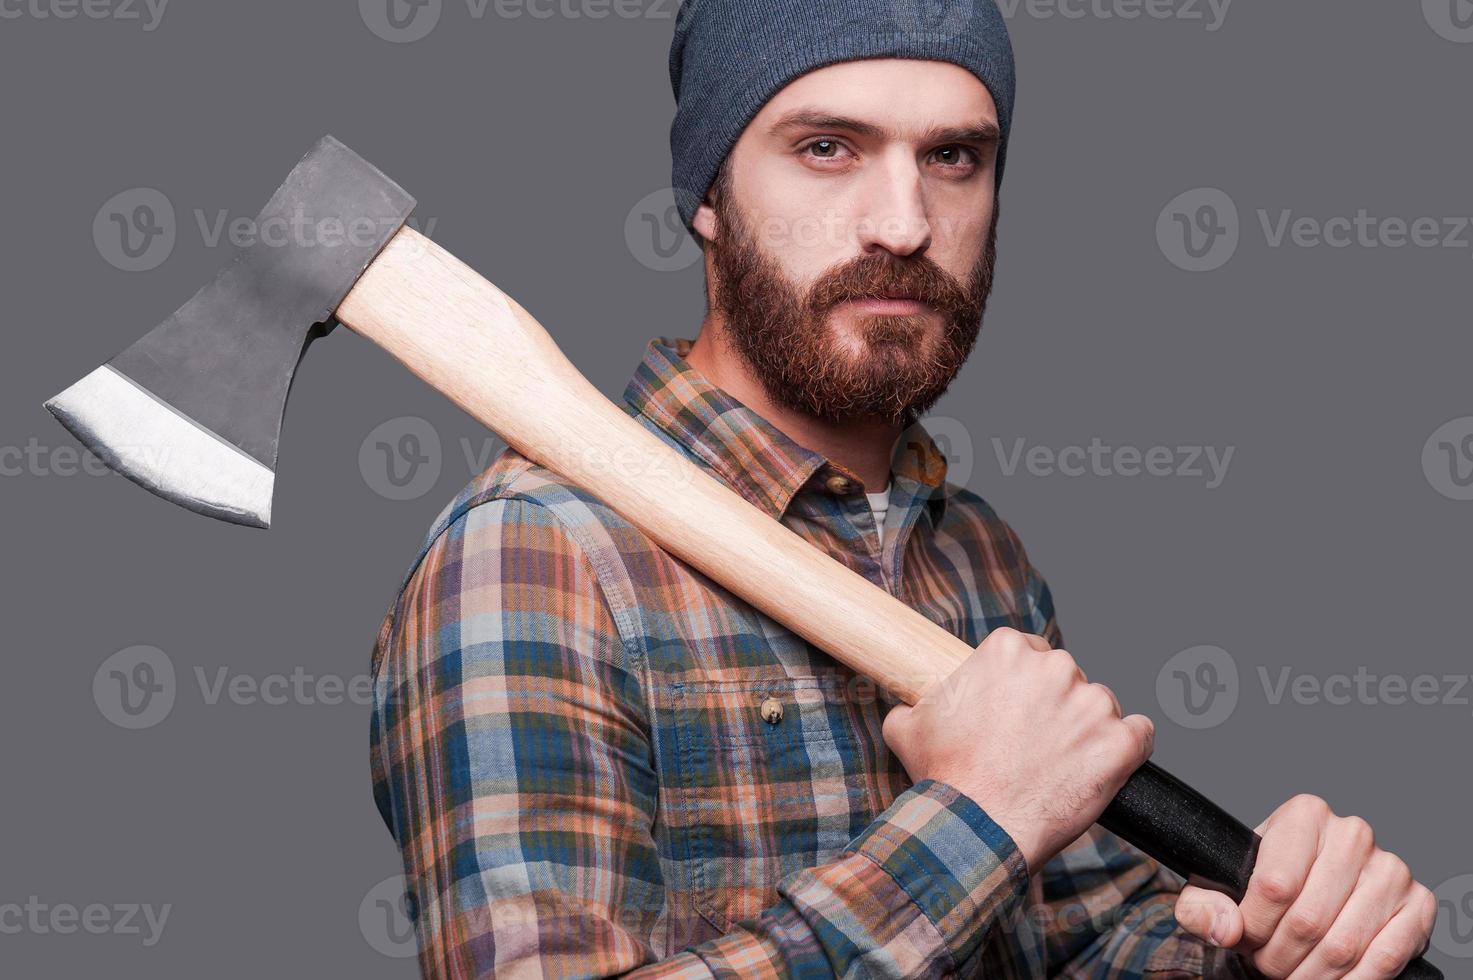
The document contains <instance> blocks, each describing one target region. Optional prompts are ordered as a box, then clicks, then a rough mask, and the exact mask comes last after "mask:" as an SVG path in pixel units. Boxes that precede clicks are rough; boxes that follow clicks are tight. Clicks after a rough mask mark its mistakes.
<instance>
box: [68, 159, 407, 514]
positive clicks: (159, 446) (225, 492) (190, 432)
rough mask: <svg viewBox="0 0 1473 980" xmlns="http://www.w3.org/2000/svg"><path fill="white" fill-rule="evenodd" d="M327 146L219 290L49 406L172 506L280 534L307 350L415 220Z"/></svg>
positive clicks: (272, 211)
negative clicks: (278, 502)
mask: <svg viewBox="0 0 1473 980" xmlns="http://www.w3.org/2000/svg"><path fill="white" fill-rule="evenodd" d="M414 204H415V202H414V198H412V197H410V196H409V195H408V194H407V193H405V191H404V190H403V189H402V188H401V187H399V185H398V184H396V183H394V182H393V181H392V180H390V179H389V178H388V177H386V176H384V174H383V173H382V172H380V171H379V170H378V169H377V168H376V167H374V166H373V165H372V164H370V163H368V162H367V161H365V160H364V159H363V158H362V157H360V156H358V154H356V153H354V152H353V151H352V150H350V149H348V147H346V146H344V145H343V144H342V143H340V142H338V141H337V140H336V139H334V138H333V137H331V136H326V137H324V138H323V139H322V140H320V141H319V142H318V143H317V145H315V146H314V147H313V148H312V149H311V150H310V151H309V152H308V153H307V155H306V156H305V157H303V158H302V160H301V162H300V163H298V164H297V166H296V168H295V169H293V170H292V172H291V174H290V175H289V176H288V177H287V179H286V182H285V183H284V184H282V185H281V187H279V188H278V189H277V191H276V193H275V194H274V195H273V196H272V198H271V200H270V202H269V203H268V204H267V205H266V207H265V208H264V209H263V210H262V211H261V213H260V214H259V215H257V217H256V226H255V234H254V236H253V240H252V241H251V242H250V243H249V244H246V245H240V246H237V247H235V248H234V250H233V253H232V255H231V258H230V261H229V262H228V263H227V264H226V266H225V268H224V269H222V270H221V271H220V273H219V274H218V275H217V276H216V277H215V279H214V280H213V281H212V282H210V283H209V284H208V285H206V286H205V287H204V288H202V289H201V290H200V291H199V292H197V293H196V294H195V295H194V297H193V298H191V299H190V300H189V301H188V302H187V303H185V304H184V305H183V306H181V307H180V308H179V309H178V310H176V311H175V312H174V314H173V315H172V316H170V317H169V318H168V319H167V320H165V321H164V322H163V323H161V324H159V325H158V326H157V327H155V328H154V329H153V330H151V331H150V332H149V333H147V334H145V335H144V336H143V338H142V339H140V340H139V341H138V342H137V343H135V344H133V346H131V347H129V348H128V349H127V350H124V351H123V352H122V353H120V354H118V355H117V356H116V357H114V358H113V359H112V360H111V361H109V362H108V363H106V364H104V365H102V366H101V367H99V368H97V369H96V370H95V371H93V372H92V373H91V374H88V375H87V376H86V377H84V378H82V379H81V380H80V381H78V382H77V383H76V384H74V385H72V386H71V387H70V388H67V389H66V390H65V391H63V392H61V393H60V394H58V395H57V396H55V397H54V398H52V399H51V400H49V401H48V402H46V408H47V410H48V411H50V412H51V414H52V415H54V416H56V418H57V419H58V420H59V421H60V422H61V423H62V425H64V426H66V427H67V428H68V429H70V430H71V432H72V434H73V435H75V436H76V437H77V438H78V439H79V440H81V441H82V443H84V444H85V445H86V446H87V447H88V448H89V449H91V450H92V451H93V452H94V453H96V454H97V456H98V457H99V458H101V459H102V460H103V461H104V462H105V463H107V465H109V466H110V467H112V468H113V469H114V470H116V471H117V472H119V473H121V474H123V475H124V476H126V477H128V478H129V479H130V480H133V481H134V482H135V483H137V484H139V485H140V486H142V487H144V488H146V489H148V490H150V491H152V492H153V493H156V494H158V495H159V496H160V497H163V498H164V499H166V500H171V501H173V502H174V503H177V504H180V505H182V506H184V507H187V508H189V509H190V510H193V511H196V512H198V513H201V514H205V515H208V516H210V517H215V518H219V519H221V520H226V521H230V522H232V523H235V524H244V525H247V526H250V527H263V528H264V527H269V526H270V525H271V496H272V489H273V486H274V484H275V473H276V455H277V446H278V443H279V440H280V436H281V420H282V416H283V415H284V414H285V411H286V400H287V396H288V394H289V393H290V391H291V384H292V378H293V377H294V376H295V374H296V370H297V365H298V363H299V362H300V361H301V358H302V355H303V354H304V353H306V349H307V346H308V345H309V344H310V343H311V342H312V341H313V340H315V339H316V338H317V337H320V336H322V335H323V334H325V333H326V332H327V331H328V330H330V329H332V326H333V325H334V323H333V319H332V317H333V312H334V311H335V310H336V309H337V307H338V305H339V304H340V303H341V302H342V301H343V298H344V297H345V296H347V294H348V292H349V291H350V290H351V289H352V288H353V284H354V283H356V282H357V281H358V278H359V277H360V276H361V275H362V274H363V271H364V270H365V269H367V268H368V266H369V264H370V263H372V262H373V260H374V258H375V257H376V256H377V255H378V254H379V252H380V251H382V250H383V248H384V246H385V245H387V244H388V242H389V241H390V239H392V238H393V237H394V236H395V235H396V234H398V232H399V230H400V228H402V227H403V226H404V222H405V221H406V220H407V219H408V217H409V214H410V212H412V211H413V210H414Z"/></svg>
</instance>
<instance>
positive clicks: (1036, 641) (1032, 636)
mask: <svg viewBox="0 0 1473 980" xmlns="http://www.w3.org/2000/svg"><path fill="white" fill-rule="evenodd" d="M1023 640H1024V641H1025V642H1026V643H1027V644H1028V645H1029V646H1031V647H1032V648H1033V649H1035V650H1037V651H1038V652H1039V653H1043V652H1044V651H1045V650H1052V649H1053V647H1051V646H1049V642H1048V640H1045V639H1044V638H1043V637H1041V636H1039V635H1038V634H1037V633H1024V634H1023Z"/></svg>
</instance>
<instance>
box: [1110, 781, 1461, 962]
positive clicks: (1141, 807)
mask: <svg viewBox="0 0 1473 980" xmlns="http://www.w3.org/2000/svg"><path fill="white" fill-rule="evenodd" d="M1099 823H1100V826H1101V827H1104V828H1105V829H1106V830H1108V831H1109V832H1110V833H1112V834H1114V835H1115V836H1117V837H1120V838H1122V839H1123V840H1126V841H1129V842H1130V843H1132V844H1134V845H1135V846H1136V847H1138V848H1140V849H1141V850H1143V851H1145V852H1146V853H1147V854H1149V855H1150V856H1151V857H1153V858H1155V859H1156V860H1157V861H1160V862H1161V863H1162V864H1164V865H1166V867H1168V868H1170V869H1171V870H1172V871H1175V872H1176V873H1177V874H1179V875H1181V876H1182V877H1183V878H1185V879H1187V880H1188V881H1189V882H1191V883H1192V884H1194V885H1198V886H1200V887H1202V888H1210V889H1212V890H1213V891H1217V892H1222V893H1223V894H1224V895H1227V896H1229V897H1230V898H1232V900H1233V901H1235V902H1241V901H1242V900H1243V893H1244V892H1245V891H1246V890H1247V888H1248V877H1249V876H1250V875H1251V874H1252V873H1253V864H1254V862H1255V861H1256V860H1257V859H1258V844H1259V841H1260V840H1261V838H1260V837H1259V836H1258V835H1257V834H1255V833H1254V832H1253V831H1252V829H1250V828H1249V827H1245V826H1244V825H1243V824H1242V823H1240V822H1239V821H1237V820H1235V819H1234V818H1233V817H1232V815H1231V814H1229V813H1228V812H1227V811H1226V810H1224V809H1222V807H1220V806H1218V805H1217V804H1215V803H1213V802H1212V801H1211V800H1209V799H1207V797H1205V796H1203V795H1202V794H1201V793H1198V792H1197V791H1196V790H1194V789H1192V788H1191V787H1190V786H1188V785H1187V784H1186V783H1184V782H1182V781H1181V780H1180V779H1177V778H1176V777H1175V776H1173V775H1171V773H1169V772H1167V771H1166V770H1164V769H1162V768H1161V767H1160V766H1158V765H1156V764H1155V763H1152V762H1148V763H1146V764H1145V765H1144V766H1142V767H1141V768H1140V769H1138V770H1136V772H1135V773H1134V774H1133V775H1132V776H1131V777H1130V779H1128V780H1126V782H1125V786H1124V787H1123V788H1122V789H1121V790H1120V792H1119V793H1118V794H1117V795H1116V797H1115V799H1114V800H1112V801H1111V803H1110V805H1109V806H1107V807H1106V808H1105V812H1104V813H1103V814H1102V815H1101V816H1100V820H1099ZM1401 978H1402V980H1442V971H1441V970H1439V969H1437V967H1435V966H1433V965H1432V964H1431V963H1428V962H1427V961H1426V960H1423V959H1416V960H1412V961H1411V962H1410V963H1408V964H1407V967H1406V969H1405V970H1403V971H1402V972H1401Z"/></svg>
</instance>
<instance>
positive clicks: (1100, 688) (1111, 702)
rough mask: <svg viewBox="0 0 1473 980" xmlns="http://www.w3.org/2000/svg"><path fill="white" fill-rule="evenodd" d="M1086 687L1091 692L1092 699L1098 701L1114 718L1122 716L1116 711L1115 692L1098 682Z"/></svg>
mask: <svg viewBox="0 0 1473 980" xmlns="http://www.w3.org/2000/svg"><path fill="white" fill-rule="evenodd" d="M1085 686H1086V687H1087V688H1088V690H1089V693H1090V697H1092V698H1094V700H1096V701H1098V702H1099V704H1100V707H1102V708H1104V709H1105V710H1106V711H1108V712H1109V713H1110V714H1111V715H1112V716H1116V715H1119V714H1120V712H1119V711H1118V710H1116V704H1115V694H1114V692H1113V691H1111V690H1110V689H1109V688H1108V687H1106V686H1105V685H1103V684H1101V683H1099V682H1098V681H1096V682H1094V683H1091V684H1087V685H1085Z"/></svg>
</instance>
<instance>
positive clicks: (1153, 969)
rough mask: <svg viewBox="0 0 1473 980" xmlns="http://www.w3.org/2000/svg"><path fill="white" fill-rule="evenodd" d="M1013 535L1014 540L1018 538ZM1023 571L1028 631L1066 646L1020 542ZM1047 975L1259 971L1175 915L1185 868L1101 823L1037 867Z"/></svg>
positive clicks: (1127, 978)
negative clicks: (1172, 866) (1202, 937)
mask: <svg viewBox="0 0 1473 980" xmlns="http://www.w3.org/2000/svg"><path fill="white" fill-rule="evenodd" d="M1015 540H1016V539H1015ZM1016 547H1017V548H1018V554H1019V555H1020V556H1023V557H1022V562H1023V567H1024V568H1025V570H1026V579H1027V593H1028V597H1029V606H1030V610H1031V612H1030V622H1031V627H1030V628H1031V632H1034V633H1037V634H1038V635H1039V636H1042V637H1043V638H1044V639H1046V640H1047V641H1048V643H1049V645H1050V646H1051V647H1053V648H1054V649H1058V648H1060V647H1062V646H1063V643H1064V638H1063V634H1062V632H1061V630H1060V628H1059V620H1058V614H1057V612H1056V610H1055V608H1054V600H1053V595H1052V593H1051V592H1050V590H1049V586H1048V583H1047V581H1045V580H1044V578H1043V576H1042V575H1041V574H1040V573H1039V572H1038V570H1037V569H1036V568H1034V567H1033V565H1032V564H1031V563H1030V562H1029V561H1028V560H1027V557H1026V555H1025V553H1024V552H1023V549H1022V544H1021V543H1018V544H1017V545H1016ZM1038 877H1039V884H1040V886H1041V887H1040V893H1041V895H1042V897H1043V905H1042V907H1041V908H1037V909H1033V910H1031V911H1030V918H1031V919H1032V920H1033V921H1035V922H1037V923H1038V924H1039V925H1040V927H1041V928H1042V931H1043V934H1044V941H1045V948H1046V950H1047V956H1048V963H1049V975H1050V976H1055V975H1057V976H1063V977H1069V978H1076V980H1085V978H1089V980H1117V978H1118V980H1137V978H1139V980H1188V978H1195V977H1203V978H1207V980H1239V978H1246V977H1249V976H1256V974H1252V973H1250V972H1248V971H1247V970H1246V969H1245V967H1244V965H1243V963H1242V959H1241V957H1239V956H1238V955H1237V954H1235V953H1232V952H1231V951H1228V950H1221V949H1218V948H1216V947H1214V946H1211V945H1210V944H1208V943H1205V942H1203V941H1202V940H1200V939H1198V938H1197V937H1196V936H1193V935H1191V934H1190V933H1187V932H1186V931H1185V930H1183V929H1182V928H1181V926H1180V925H1179V924H1178V923H1177V921H1176V916H1175V911H1174V910H1175V908H1176V899H1177V896H1178V895H1179V894H1180V892H1181V889H1182V886H1183V885H1184V884H1185V882H1184V881H1183V879H1182V878H1181V876H1180V875H1178V874H1176V873H1175V872H1173V871H1171V870H1170V869H1168V868H1166V867H1164V866H1163V865H1161V864H1160V863H1159V862H1158V861H1156V860H1155V859H1154V858H1152V857H1150V856H1149V855H1147V854H1146V853H1145V852H1143V851H1141V850H1140V849H1138V848H1136V847H1134V846H1133V845H1131V844H1128V843H1126V842H1125V841H1123V840H1121V839H1120V838H1119V837H1116V836H1115V835H1114V834H1112V833H1110V832H1109V831H1107V830H1105V829H1104V828H1102V827H1100V826H1099V825H1098V824H1096V825H1094V826H1092V827H1090V828H1089V830H1088V831H1086V832H1085V833H1084V834H1083V835H1082V836H1080V837H1079V839H1077V840H1076V841H1074V842H1073V843H1072V844H1070V845H1069V846H1068V847H1066V848H1065V849H1064V850H1063V851H1061V852H1059V854H1058V855H1056V856H1055V857H1054V859H1053V860H1052V861H1049V862H1047V863H1046V864H1045V865H1044V866H1043V867H1042V868H1041V869H1040V870H1039V874H1038Z"/></svg>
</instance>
